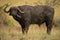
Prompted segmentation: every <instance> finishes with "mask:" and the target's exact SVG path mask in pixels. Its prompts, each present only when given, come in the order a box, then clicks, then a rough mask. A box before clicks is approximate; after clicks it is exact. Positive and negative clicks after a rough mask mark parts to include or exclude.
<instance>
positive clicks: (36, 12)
mask: <svg viewBox="0 0 60 40" xmlns="http://www.w3.org/2000/svg"><path fill="white" fill-rule="evenodd" d="M7 7H8V6H6V7H5V8H4V11H5V12H6V13H10V14H9V15H11V16H12V17H13V18H14V19H15V20H16V21H18V22H19V24H21V28H22V33H27V32H28V29H29V25H30V24H38V25H39V26H40V25H41V24H42V23H45V24H46V28H47V33H48V34H50V33H51V29H52V24H53V17H54V8H52V7H51V6H47V5H36V6H30V5H23V6H15V7H11V8H10V9H9V10H8V11H7V10H6V8H7Z"/></svg>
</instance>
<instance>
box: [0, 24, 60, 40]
mask: <svg viewBox="0 0 60 40" xmlns="http://www.w3.org/2000/svg"><path fill="white" fill-rule="evenodd" d="M18 29H19V27H12V28H9V27H5V28H4V27H2V28H1V29H0V39H1V40H60V30H59V29H56V28H53V30H52V32H51V35H48V34H47V33H46V28H45V26H44V27H42V26H41V27H40V28H39V27H38V26H37V25H31V26H30V28H29V31H28V33H27V34H25V35H23V34H22V31H21V28H20V29H19V30H18Z"/></svg>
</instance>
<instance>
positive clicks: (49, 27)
mask: <svg viewBox="0 0 60 40" xmlns="http://www.w3.org/2000/svg"><path fill="white" fill-rule="evenodd" d="M46 26H47V33H48V34H50V33H51V30H52V20H50V21H46Z"/></svg>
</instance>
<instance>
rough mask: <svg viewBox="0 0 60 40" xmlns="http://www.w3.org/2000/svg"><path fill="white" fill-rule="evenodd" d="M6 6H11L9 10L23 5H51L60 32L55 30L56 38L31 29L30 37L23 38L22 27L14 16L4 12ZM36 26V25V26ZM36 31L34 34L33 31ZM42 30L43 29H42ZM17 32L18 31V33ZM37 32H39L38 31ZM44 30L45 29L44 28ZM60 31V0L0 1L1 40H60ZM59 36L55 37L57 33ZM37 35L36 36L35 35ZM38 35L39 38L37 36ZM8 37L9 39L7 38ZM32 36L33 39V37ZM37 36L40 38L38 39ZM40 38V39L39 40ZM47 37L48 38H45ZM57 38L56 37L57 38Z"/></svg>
mask: <svg viewBox="0 0 60 40" xmlns="http://www.w3.org/2000/svg"><path fill="white" fill-rule="evenodd" d="M6 4H9V5H10V6H9V7H8V8H7V10H9V8H10V7H12V6H21V5H49V6H52V7H53V8H54V9H55V14H54V24H55V25H56V28H57V29H59V30H58V31H56V30H55V32H54V33H53V32H52V33H53V35H54V36H51V37H47V36H46V35H47V34H45V35H44V33H42V34H41V32H39V31H38V30H37V29H38V28H37V27H35V28H30V32H31V33H30V34H28V36H27V37H26V36H25V39H24V37H22V34H20V32H19V30H21V28H20V25H19V23H18V22H17V21H15V20H14V19H13V18H12V16H9V13H8V14H7V13H5V12H4V11H3V9H4V7H5V5H6ZM34 26H36V25H34ZM33 29H34V32H33V31H31V30H33ZM40 29H41V28H40ZM16 30H17V31H16ZM36 30H37V31H36ZM43 30H44V28H43ZM59 31H60V0H0V39H1V40H8V39H9V38H10V40H15V38H13V39H11V38H12V37H16V40H18V39H19V37H20V39H19V40H28V39H29V38H32V39H31V40H39V39H41V40H44V39H45V38H46V40H60V39H59V37H60V35H59V33H60V32H59ZM56 32H57V34H56V35H55V33H56ZM34 33H35V34H34ZM36 34H38V36H37V35H36ZM40 34H41V35H40ZM8 35H10V36H11V37H10V36H8ZM5 36H7V37H5ZM31 36H32V37H31ZM36 36H37V37H38V38H37V39H36ZM39 36H40V38H39ZM45 36H46V37H45ZM55 36H56V37H55Z"/></svg>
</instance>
